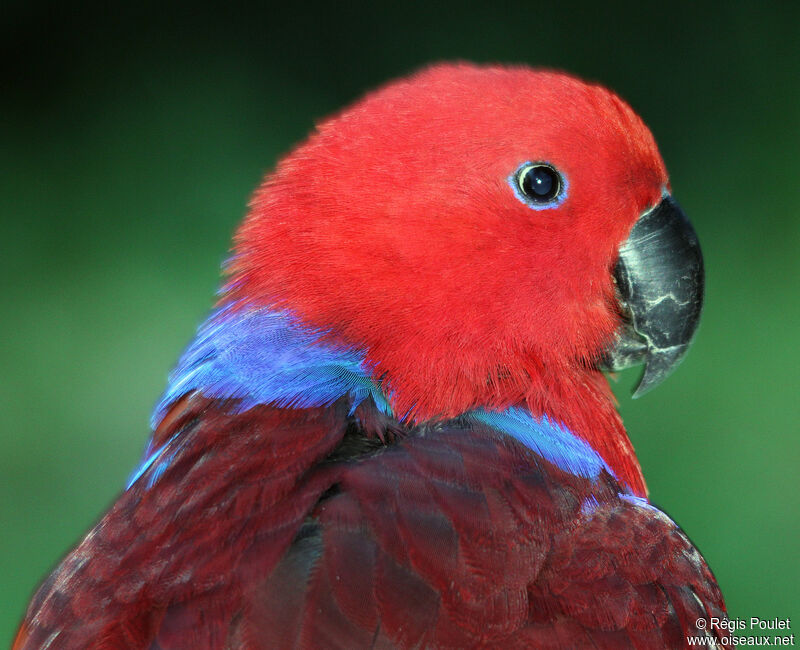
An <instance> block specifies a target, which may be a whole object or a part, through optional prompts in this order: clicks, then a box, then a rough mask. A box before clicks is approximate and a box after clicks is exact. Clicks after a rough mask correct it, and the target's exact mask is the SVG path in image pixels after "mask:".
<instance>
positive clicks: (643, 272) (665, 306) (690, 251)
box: [603, 195, 705, 397]
mask: <svg viewBox="0 0 800 650" xmlns="http://www.w3.org/2000/svg"><path fill="white" fill-rule="evenodd" d="M704 278H705V276H704V272H703V255H702V253H701V252H700V243H699V242H698V241H697V235H696V233H695V231H694V228H692V224H691V223H689V220H688V219H687V218H686V215H685V214H684V213H683V210H681V208H680V206H679V205H678V204H677V203H676V202H675V200H674V199H673V198H672V197H671V196H669V195H667V196H665V197H664V199H663V200H662V201H661V203H659V204H658V205H657V206H656V207H655V208H653V209H652V210H650V211H648V212H646V213H645V214H643V215H642V216H641V217H639V220H638V221H637V222H636V224H635V225H634V226H633V229H632V230H631V233H630V236H629V237H628V239H627V240H626V241H625V243H624V244H623V245H622V247H621V248H620V250H619V260H618V261H617V264H616V266H615V267H614V279H615V281H616V283H617V290H618V294H619V301H620V307H621V311H622V313H623V315H624V316H625V318H626V322H625V324H624V326H623V327H622V328H621V329H620V332H619V333H618V336H617V340H616V341H615V343H614V345H613V347H612V349H611V350H609V351H608V352H607V353H606V355H605V357H604V359H603V365H604V366H605V367H606V368H607V369H609V370H612V371H614V370H622V369H624V368H628V367H630V366H633V365H637V364H639V363H644V374H643V375H642V378H641V380H640V381H639V385H638V386H637V388H636V390H635V391H634V393H633V397H640V396H642V395H644V394H645V393H646V392H647V391H649V390H650V389H652V388H654V387H655V386H656V385H657V384H660V383H661V382H662V381H663V380H664V379H665V378H666V377H667V376H668V375H669V374H670V373H671V372H672V371H673V370H674V369H675V367H676V366H677V365H678V364H679V363H680V362H681V360H682V359H683V357H684V356H685V355H686V352H687V350H688V349H689V345H690V344H691V342H692V338H693V337H694V334H695V331H696V330H697V326H698V324H699V323H700V312H701V311H702V308H703V288H704V284H705V279H704Z"/></svg>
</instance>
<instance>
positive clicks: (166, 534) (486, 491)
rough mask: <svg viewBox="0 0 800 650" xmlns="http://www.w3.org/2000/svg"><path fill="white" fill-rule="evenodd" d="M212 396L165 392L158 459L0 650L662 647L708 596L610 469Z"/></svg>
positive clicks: (661, 518) (502, 441) (711, 604)
mask: <svg viewBox="0 0 800 650" xmlns="http://www.w3.org/2000/svg"><path fill="white" fill-rule="evenodd" d="M223 406H224V405H221V404H219V403H214V402H211V401H208V400H205V399H202V398H199V397H197V396H194V397H191V398H189V399H187V400H182V402H181V403H179V404H178V405H176V407H175V409H177V410H176V411H175V412H174V413H173V414H171V415H172V416H171V417H168V418H166V419H165V422H166V424H165V425H164V426H168V427H170V428H171V431H170V432H164V431H159V432H157V435H158V436H160V438H159V439H160V440H163V441H166V440H170V439H172V435H174V433H176V432H178V431H180V432H181V433H180V436H179V438H180V440H181V442H182V444H181V446H180V448H179V449H178V451H177V453H176V454H175V456H174V458H173V460H172V462H171V463H170V464H169V465H168V466H167V467H166V469H164V471H163V474H162V475H161V476H160V478H158V479H157V480H155V482H154V483H153V485H152V486H151V487H147V485H148V482H149V481H150V480H151V479H152V478H153V476H154V473H155V472H156V468H155V466H154V467H151V468H149V469H148V470H147V472H145V473H144V475H143V476H142V477H141V478H140V479H139V480H138V481H137V482H136V483H135V484H134V485H133V487H131V488H130V489H129V490H128V491H127V492H125V493H124V494H123V495H122V497H121V498H120V499H119V501H118V502H117V503H116V504H115V506H114V507H113V508H112V510H111V511H110V512H109V513H108V514H107V515H106V516H105V517H104V518H103V520H102V521H101V522H100V523H99V524H98V525H97V527H96V528H95V529H94V530H93V531H92V532H91V533H90V534H89V536H87V538H86V539H85V540H84V542H83V543H82V544H81V545H80V546H79V547H78V548H76V549H75V550H74V551H73V552H72V553H71V554H70V555H69V556H68V557H67V558H66V559H65V561H64V562H63V563H62V565H61V566H60V567H59V569H58V570H57V571H56V572H55V573H54V574H53V576H51V578H50V579H49V580H48V581H47V582H46V583H45V584H44V585H43V586H42V587H41V589H40V591H39V593H38V594H37V596H36V598H35V599H34V601H33V603H32V605H31V608H30V610H29V615H28V618H27V619H26V622H25V623H24V625H23V628H22V630H21V632H20V636H19V638H18V640H17V645H16V646H15V648H40V647H46V646H47V642H48V640H49V639H52V647H58V648H83V647H86V646H87V644H88V645H92V646H96V647H107V648H147V647H149V648H160V649H163V650H167V649H172V648H198V649H202V648H348V649H350V648H370V647H375V648H389V647H442V648H469V647H498V648H515V647H518V648H523V647H527V648H529V647H535V648H582V647H587V648H615V649H616V648H647V649H653V648H676V647H677V648H679V647H684V646H685V645H686V641H685V634H687V631H693V630H694V627H693V622H694V621H695V620H696V619H697V618H698V617H700V616H710V615H715V616H722V615H724V606H723V604H722V598H721V595H720V592H719V590H718V588H717V587H716V583H715V582H714V579H713V576H711V574H710V572H709V570H708V568H707V567H706V565H705V563H704V562H703V560H702V558H701V557H700V555H699V554H698V553H697V551H696V550H695V549H694V548H693V547H692V545H691V543H690V542H689V541H688V540H687V538H686V537H685V536H684V535H683V533H682V532H681V531H680V530H679V529H678V528H677V526H676V525H675V524H674V523H673V522H672V521H671V520H669V518H667V517H666V516H665V515H663V513H661V512H659V511H658V510H656V509H655V508H652V507H651V506H649V505H647V504H646V503H645V502H643V501H641V500H636V499H628V498H621V497H620V496H619V491H620V486H619V485H618V484H617V482H616V481H615V479H614V478H613V477H611V476H610V475H608V474H605V473H604V474H602V475H601V476H600V477H599V478H598V479H596V480H590V479H584V478H579V477H576V476H574V475H572V474H569V473H567V472H564V471H562V470H560V469H559V468H557V467H556V466H554V465H551V464H550V463H548V462H547V461H545V460H543V459H542V458H540V457H538V456H536V455H535V454H533V453H532V452H530V451H529V450H528V449H526V448H525V447H523V446H522V445H521V444H519V443H517V442H515V441H514V440H512V439H510V438H508V437H507V436H505V435H503V434H501V433H499V432H496V431H494V430H492V429H489V428H482V427H475V426H465V425H463V424H459V423H458V421H454V422H453V423H450V424H449V425H443V426H439V427H437V428H435V429H433V428H432V429H426V428H419V429H414V430H409V431H406V432H405V437H403V436H402V435H401V430H400V428H399V426H398V425H397V423H393V424H392V425H391V430H389V431H383V432H382V434H381V435H383V433H386V434H388V436H387V438H388V439H393V438H396V440H395V441H394V442H393V443H391V444H388V445H386V446H384V445H383V444H382V443H380V442H379V441H377V442H376V440H377V438H376V436H377V433H378V432H377V431H376V430H375V429H376V427H378V423H379V422H381V418H380V417H379V416H377V415H375V413H370V412H369V411H368V409H366V410H365V407H363V406H362V407H361V408H360V409H359V412H358V413H357V417H356V418H353V417H349V416H348V405H347V404H345V403H339V404H336V405H334V406H332V407H330V408H321V409H307V410H281V409H270V408H267V407H256V408H254V409H251V410H250V411H247V412H245V413H242V414H239V415H227V414H226V413H225V411H224V409H223ZM359 421H366V422H368V423H369V427H370V429H369V434H370V435H369V436H365V435H364V431H363V429H360V428H359V426H358V424H357V423H358V422H359ZM170 444H172V443H170ZM154 465H155V464H154Z"/></svg>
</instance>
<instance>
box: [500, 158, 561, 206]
mask: <svg viewBox="0 0 800 650" xmlns="http://www.w3.org/2000/svg"><path fill="white" fill-rule="evenodd" d="M508 184H509V185H510V186H511V189H512V190H513V191H514V195H515V196H516V197H517V198H518V199H519V200H520V201H521V202H522V203H524V204H525V205H527V206H528V207H529V208H531V209H532V210H549V209H550V208H556V207H558V206H559V205H561V204H562V203H563V202H564V200H565V199H566V198H567V186H568V184H567V179H566V178H565V177H564V176H563V175H562V174H561V173H560V172H559V171H558V170H557V169H556V168H555V167H554V166H553V165H551V164H550V163H548V162H531V161H528V162H524V163H522V164H521V165H520V166H519V167H517V169H516V171H515V172H514V173H513V174H511V176H509V177H508Z"/></svg>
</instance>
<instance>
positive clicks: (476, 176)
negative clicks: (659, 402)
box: [13, 62, 729, 650]
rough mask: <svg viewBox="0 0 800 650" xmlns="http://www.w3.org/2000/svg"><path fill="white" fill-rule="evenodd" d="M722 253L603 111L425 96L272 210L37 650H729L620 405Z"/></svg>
mask: <svg viewBox="0 0 800 650" xmlns="http://www.w3.org/2000/svg"><path fill="white" fill-rule="evenodd" d="M703 293H704V269H703V258H702V253H701V249H700V245H699V242H698V238H697V235H696V232H695V230H694V229H693V227H692V225H691V223H690V222H689V220H688V218H687V217H686V215H685V213H684V212H683V210H682V209H681V207H680V206H679V204H678V203H677V201H676V200H675V198H674V197H673V193H672V187H671V184H670V182H669V178H668V175H667V172H666V168H665V164H664V162H663V159H662V157H661V155H660V153H659V150H658V148H657V145H656V143H655V140H654V137H653V135H652V134H651V132H650V130H649V129H648V127H647V126H646V125H645V123H644V122H643V121H642V119H641V118H640V117H639V116H638V115H637V114H636V113H635V112H634V110H633V109H632V108H631V107H630V106H629V105H628V104H627V103H626V102H625V101H623V100H622V99H621V98H620V97H618V96H617V95H616V94H615V93H614V92H612V91H610V90H608V89H607V88H605V87H604V86H603V85H600V84H597V83H594V82H587V81H583V80H582V79H579V78H578V77H575V76H572V75H571V74H568V73H564V72H560V71H555V70H549V69H540V68H531V67H528V66H525V65H501V64H472V63H468V62H446V63H438V64H433V65H429V66H427V67H425V68H422V69H421V70H418V71H416V72H414V73H411V74H410V75H408V76H405V77H403V78H400V79H398V80H394V81H390V82H388V83H387V84H385V85H383V86H381V87H379V88H378V89H376V90H373V91H371V92H369V93H367V94H366V95H365V96H364V97H362V98H360V99H358V100H357V101H355V102H354V103H353V104H352V105H351V106H349V107H348V108H345V109H344V110H342V111H341V112H339V113H337V114H334V115H332V116H330V117H328V118H326V119H324V120H322V121H321V122H320V123H319V124H317V125H316V127H315V129H314V130H313V132H312V133H311V135H310V136H309V137H308V138H307V139H306V140H305V141H303V142H302V143H300V144H299V145H297V146H296V147H295V148H294V149H292V150H291V151H290V152H289V153H287V154H286V155H284V156H283V157H282V158H281V159H280V160H279V162H278V163H277V165H276V167H275V169H274V170H273V171H271V172H270V173H268V174H267V175H266V177H265V179H264V180H263V182H262V184H261V185H260V186H259V187H258V188H257V189H256V191H255V193H254V195H253V197H252V200H251V202H250V204H249V207H248V210H247V214H246V215H245V217H244V220H243V222H242V223H241V225H240V226H239V227H238V229H237V231H236V233H235V236H234V241H233V245H232V249H231V253H230V256H229V258H228V260H227V261H226V262H225V264H224V265H223V281H222V283H221V288H220V291H219V294H218V300H217V303H216V305H215V306H214V308H213V311H212V312H211V313H210V315H209V316H208V317H207V319H206V320H205V321H204V322H203V323H202V324H201V325H200V326H199V328H198V330H197V333H196V336H195V337H194V339H193V340H192V341H191V342H190V344H189V345H188V347H187V348H186V350H185V352H184V353H183V355H182V356H181V357H180V358H179V360H178V362H177V365H176V366H175V368H174V370H173V371H172V372H171V374H170V376H169V379H168V383H167V387H166V389H165V392H164V393H163V397H162V398H161V399H160V401H159V402H158V404H157V405H156V407H155V409H154V412H153V415H152V421H151V435H150V438H149V442H148V443H147V446H146V449H145V451H144V454H143V457H142V461H141V464H140V465H139V466H138V467H137V468H136V469H135V471H134V472H133V473H132V475H131V477H130V479H129V481H128V483H127V486H126V487H125V489H124V490H123V491H122V493H121V495H120V496H119V497H118V499H117V500H116V502H114V503H113V505H112V506H111V508H110V509H109V510H108V512H107V513H106V514H105V515H104V516H103V517H102V518H101V519H100V521H99V523H97V524H96V525H95V526H94V528H92V529H91V531H90V532H89V533H88V534H87V535H86V536H85V538H84V539H83V540H82V541H80V543H79V544H78V545H77V546H76V547H75V548H74V549H73V550H72V551H71V552H70V553H69V554H68V555H66V557H65V558H64V559H63V560H62V561H61V563H60V564H59V565H58V566H57V568H56V569H55V570H54V571H53V572H52V574H51V575H50V576H49V577H48V578H47V579H46V580H45V581H44V582H43V583H42V584H41V585H40V587H39V589H38V591H37V592H36V594H35V595H34V596H33V598H32V600H31V602H30V604H29V606H28V609H27V613H26V614H25V616H24V620H23V621H22V622H21V624H20V626H19V629H18V632H17V634H16V637H15V640H14V643H13V648H14V650H23V649H25V650H29V649H33V648H52V649H55V648H67V649H72V648H101V649H116V648H120V649H123V648H125V649H133V648H150V649H153V650H171V649H178V648H196V649H212V648H264V649H273V648H324V649H327V648H345V649H358V648H504V649H505V648H508V649H513V648H543V649H561V648H569V649H575V648H614V649H617V648H643V649H648V650H652V649H658V648H670V649H672V648H684V647H687V645H689V644H690V640H689V637H691V636H693V635H694V636H699V637H701V638H700V643H699V645H705V646H706V647H719V648H721V647H729V645H728V643H729V642H728V641H726V640H725V639H724V638H723V637H722V636H720V634H721V633H720V632H719V631H718V630H715V629H712V626H709V625H706V624H705V622H706V621H710V620H712V619H714V618H716V619H720V620H721V619H724V618H725V617H726V610H725V604H724V601H723V597H722V593H721V591H720V588H719V586H718V584H717V582H716V579H715V578H714V576H713V574H712V572H711V570H710V569H709V567H708V565H707V563H706V562H705V560H704V559H703V557H702V556H701V555H700V553H699V551H698V550H697V549H696V548H695V546H694V545H693V544H692V542H691V541H690V540H689V538H688V537H687V536H686V534H685V533H684V532H683V531H682V530H681V529H680V528H679V526H678V525H677V524H676V523H675V522H674V521H673V520H672V519H671V518H670V517H669V516H668V515H667V514H665V513H664V512H663V511H662V510H661V509H659V508H658V507H656V506H655V505H653V504H652V503H651V502H650V500H649V497H648V491H647V488H646V484H645V480H644V477H643V474H642V470H641V467H640V464H639V461H638V460H637V457H636V454H635V452H634V449H633V447H632V444H631V441H630V439H629V437H628V434H627V432H626V430H625V427H624V425H623V422H622V420H621V417H620V415H619V412H618V408H617V407H618V404H617V402H616V400H615V398H614V395H613V393H612V392H611V390H610V388H609V378H608V374H610V373H614V372H617V371H619V370H622V369H624V368H628V367H632V366H636V365H643V366H644V370H643V374H642V377H641V379H640V382H639V384H638V386H637V388H636V390H635V394H634V396H638V395H640V394H643V393H645V392H647V391H648V390H650V389H652V388H653V387H654V386H656V385H657V384H658V383H660V382H661V381H663V380H664V378H665V377H666V376H667V375H669V374H670V373H671V372H672V371H673V370H674V368H675V367H676V366H677V364H678V363H679V362H680V361H681V360H682V359H683V358H684V357H685V355H686V353H687V350H688V348H689V346H690V344H691V343H692V340H693V339H694V335H695V332H696V330H697V327H698V324H699V321H700V315H701V311H702V305H703Z"/></svg>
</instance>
